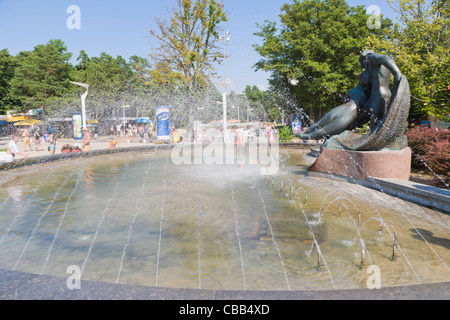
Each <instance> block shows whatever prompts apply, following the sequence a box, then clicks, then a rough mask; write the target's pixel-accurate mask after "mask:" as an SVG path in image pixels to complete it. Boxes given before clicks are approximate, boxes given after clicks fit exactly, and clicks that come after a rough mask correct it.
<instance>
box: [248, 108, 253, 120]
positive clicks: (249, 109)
mask: <svg viewBox="0 0 450 320" xmlns="http://www.w3.org/2000/svg"><path fill="white" fill-rule="evenodd" d="M251 110H253V109H252V108H248V109H247V122H248V121H249V120H248V112H249V111H251Z"/></svg>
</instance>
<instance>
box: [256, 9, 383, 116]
mask: <svg viewBox="0 0 450 320" xmlns="http://www.w3.org/2000/svg"><path fill="white" fill-rule="evenodd" d="M281 10H282V12H283V13H282V14H280V18H281V27H280V28H278V27H277V25H276V23H275V22H270V21H266V22H265V24H264V25H258V26H259V28H260V31H259V32H257V33H255V35H257V36H259V37H261V38H262V44H261V45H255V46H254V47H255V50H256V51H257V52H258V53H259V54H260V55H261V59H260V60H259V61H258V62H257V63H256V64H255V68H256V70H260V69H261V70H265V71H270V72H272V76H271V79H269V83H270V85H271V87H272V88H271V89H272V90H274V91H278V92H280V93H282V94H283V95H289V96H290V97H291V99H290V100H293V101H296V104H297V105H299V106H301V107H302V108H303V109H305V110H309V111H310V113H313V112H314V113H315V118H320V117H322V115H323V114H324V113H325V112H326V111H328V110H330V109H331V108H333V107H335V106H337V105H339V104H341V103H342V102H343V100H344V96H345V94H346V93H347V92H348V91H349V90H350V89H351V88H353V87H354V86H355V85H356V83H357V74H358V73H359V72H360V66H359V62H358V57H359V54H360V52H361V51H362V49H364V46H365V44H366V40H367V37H368V35H369V34H371V33H380V32H382V30H383V27H385V26H388V25H389V24H390V20H388V19H381V25H382V29H379V30H377V29H373V30H371V29H369V28H368V27H367V20H368V17H369V16H368V15H367V13H366V11H365V9H364V7H363V6H357V7H350V6H349V5H348V4H347V3H346V2H345V1H344V0H323V1H321V0H304V1H299V0H294V1H292V3H290V4H284V5H283V6H282V7H281ZM290 109H293V106H291V107H290ZM287 111H288V112H289V111H293V110H287Z"/></svg>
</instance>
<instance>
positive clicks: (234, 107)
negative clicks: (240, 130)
mask: <svg viewBox="0 0 450 320" xmlns="http://www.w3.org/2000/svg"><path fill="white" fill-rule="evenodd" d="M231 108H233V109H238V118H237V119H238V120H241V119H239V106H237V107H236V106H232V107H231Z"/></svg>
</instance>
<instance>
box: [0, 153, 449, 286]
mask: <svg viewBox="0 0 450 320" xmlns="http://www.w3.org/2000/svg"><path fill="white" fill-rule="evenodd" d="M135 151H136V150H135ZM139 151H142V150H139ZM139 151H136V152H129V153H122V154H114V155H105V156H97V157H95V158H76V159H72V160H69V161H63V162H52V163H46V164H40V165H37V166H27V167H21V168H18V169H15V170H11V171H8V176H9V177H8V180H7V181H8V182H5V183H3V184H2V189H1V191H2V198H0V201H3V202H5V201H6V204H8V203H10V206H9V209H8V211H7V212H8V215H5V214H4V215H2V219H1V220H0V223H1V224H0V225H1V227H2V229H1V232H2V233H1V234H0V239H3V240H0V241H1V243H0V249H2V254H1V256H0V267H1V268H3V269H6V270H14V271H21V272H25V273H31V274H38V275H40V274H43V275H49V276H55V277H58V278H59V279H67V277H68V275H67V267H68V266H70V265H77V266H79V267H80V268H83V280H87V281H96V282H109V283H113V284H115V283H117V284H131V285H141V286H142V285H144V286H148V287H153V288H157V287H164V288H168V287H169V288H170V287H171V288H188V289H208V290H218V291H221V290H224V291H229V290H245V291H273V290H277V291H298V290H317V291H321V290H338V289H358V288H359V289H361V288H366V287H367V280H368V274H367V272H366V269H367V267H368V266H369V265H370V264H371V263H372V264H377V265H379V266H380V269H381V270H382V283H383V287H385V286H386V287H389V286H399V285H411V284H424V283H434V282H442V281H448V279H449V277H448V268H447V267H446V266H447V263H446V261H448V260H447V259H448V245H447V244H446V243H447V242H446V241H445V230H446V229H445V228H446V221H448V220H445V218H442V217H441V216H439V217H441V218H442V219H444V223H442V222H441V223H439V222H436V221H433V222H430V221H429V219H428V218H427V219H428V220H427V221H426V223H427V224H429V225H432V226H433V229H432V230H433V232H432V233H431V234H429V233H425V232H421V234H425V235H426V239H428V240H430V239H431V245H432V248H433V250H434V251H435V252H436V253H437V256H436V257H433V258H432V259H431V261H430V256H428V255H427V254H424V251H429V247H428V246H427V245H426V244H425V245H424V241H423V239H416V237H414V232H411V229H412V228H411V227H410V228H409V229H408V228H406V229H404V230H403V229H402V228H400V225H402V224H404V222H402V220H403V219H404V218H402V217H400V218H399V217H398V216H401V215H402V214H404V211H406V210H407V211H411V212H412V218H414V219H418V220H421V217H420V216H421V215H422V214H424V215H427V216H430V215H431V214H435V213H431V211H428V209H426V210H427V211H425V212H423V213H422V212H421V210H422V209H421V208H419V207H411V206H412V205H411V204H404V203H402V204H399V203H394V204H391V205H387V207H391V208H389V209H386V208H385V206H384V205H381V206H378V207H377V206H375V208H371V207H369V208H366V206H364V205H361V203H360V202H365V201H367V196H366V195H365V194H360V193H361V190H360V189H361V187H358V188H357V189H356V188H352V190H348V191H347V190H345V188H348V187H349V186H348V185H347V184H342V185H341V184H339V183H338V182H333V183H332V185H330V183H329V182H328V183H324V180H321V179H320V178H310V177H307V176H306V175H305V172H306V169H307V164H303V165H300V166H299V165H298V163H299V162H298V159H300V158H301V154H300V155H299V154H298V153H296V152H294V153H293V154H290V156H289V157H290V159H288V160H287V162H286V165H285V168H286V170H284V171H282V172H281V173H280V174H279V175H277V176H274V177H270V178H267V177H261V176H259V174H258V173H259V171H258V170H257V168H251V167H249V168H245V169H243V170H242V169H241V168H239V167H234V166H228V167H225V168H219V167H215V166H173V165H171V163H170V158H169V154H170V152H169V151H167V150H166V151H162V150H160V151H154V152H150V153H146V152H139ZM289 157H288V158H289ZM290 169H292V170H290ZM77 183H78V184H77ZM327 184H328V186H326V185H327ZM342 186H345V188H344V189H343V188H342ZM17 187H21V188H19V189H20V190H19V189H18V188H17ZM300 187H302V188H306V189H307V194H308V201H307V202H308V203H307V204H305V203H304V200H305V199H304V194H303V193H302V192H299V190H300V189H299V188H300ZM8 188H9V192H10V193H8ZM336 189H337V190H338V191H336ZM74 190H75V191H74ZM330 190H331V191H334V192H336V195H333V194H331V195H330ZM292 191H294V192H292ZM364 192H369V191H368V190H364ZM371 192H375V191H370V192H369V193H370V194H371V195H372V193H371ZM71 195H72V196H71ZM361 196H362V198H363V199H364V200H363V201H361V199H358V197H361ZM350 197H351V198H354V199H352V200H347V198H350ZM338 198H340V199H338ZM336 199H338V200H336ZM394 202H396V201H394ZM339 203H340V204H339ZM24 205H25V207H26V210H25V211H23V209H24ZM339 206H340V207H341V209H340V212H339V211H338V210H339V209H338V207H339ZM353 207H358V208H361V211H362V216H363V220H362V223H363V224H364V225H365V226H364V228H362V229H361V233H362V234H363V236H364V239H366V245H367V248H368V250H369V251H370V253H371V256H372V259H373V261H372V262H371V263H369V262H368V261H366V262H365V264H363V265H360V258H359V256H358V255H359V253H360V250H359V243H360V242H359V239H357V238H355V236H356V234H357V232H356V230H358V229H355V227H354V226H353V221H352V219H351V218H350V216H351V215H352V216H354V215H355V214H356V211H353V210H354V208H353ZM2 208H6V206H2ZM362 208H364V210H363V209H362ZM2 211H3V210H2ZM377 211H382V212H381V214H382V216H383V218H384V219H385V220H386V221H389V224H391V223H392V224H395V225H396V226H397V228H398V231H399V234H400V236H399V243H400V244H401V247H402V249H403V248H404V251H405V252H406V251H407V252H406V253H405V256H404V257H397V261H392V260H391V259H390V258H389V254H390V252H391V249H389V246H390V245H392V243H391V242H390V239H389V235H388V234H387V232H385V233H384V234H380V233H379V227H380V223H379V222H380V221H379V220H376V219H375V218H377V217H378V213H377ZM3 212H4V213H5V212H6V211H3ZM20 212H26V214H25V215H21V213H20ZM44 214H45V215H44ZM408 214H411V213H410V212H408ZM415 215H416V216H418V217H416V216H415ZM412 218H411V217H408V219H412ZM436 219H440V218H436ZM319 220H320V221H319ZM433 223H434V224H435V225H433ZM413 225H414V226H415V228H416V229H417V228H419V229H420V230H429V228H430V227H429V226H427V229H421V227H420V226H419V225H418V224H417V226H416V222H415V223H414V224H413ZM58 226H60V227H59V229H58ZM366 226H367V227H366ZM310 227H311V228H310ZM447 228H448V227H447ZM130 230H131V231H130ZM309 230H312V232H313V234H314V235H315V240H317V244H318V245H319V246H320V249H321V252H322V254H323V259H322V261H321V262H320V263H319V264H318V263H317V260H318V259H317V257H316V256H317V251H316V248H315V247H314V245H313V242H314V241H313V240H314V239H313V237H312V236H311V234H310V233H309ZM55 235H56V236H55ZM416 236H417V235H416ZM428 243H430V241H429V242H428ZM418 245H419V246H420V247H422V246H423V245H424V246H425V247H424V249H422V250H415V247H416V246H418ZM414 251H419V252H418V253H417V254H416V253H413V252H414ZM158 254H159V256H158ZM375 257H377V258H376V259H375ZM402 259H405V260H404V261H403V260H402ZM399 261H400V263H397V262H399ZM402 261H403V262H402ZM405 261H409V262H410V263H411V264H412V265H413V269H412V270H414V271H411V267H410V266H409V265H408V263H406V262H405ZM412 261H414V263H413V262H412ZM414 265H421V271H420V272H419V271H417V270H416V268H417V267H416V268H414ZM425 265H426V270H427V271H425V270H422V267H423V266H425ZM415 274H416V275H415Z"/></svg>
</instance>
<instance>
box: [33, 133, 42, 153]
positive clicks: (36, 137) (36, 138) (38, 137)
mask: <svg viewBox="0 0 450 320" xmlns="http://www.w3.org/2000/svg"><path fill="white" fill-rule="evenodd" d="M33 139H34V145H35V146H36V151H38V149H39V146H40V145H41V135H40V133H39V129H38V128H36V130H35V131H34V133H33Z"/></svg>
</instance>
